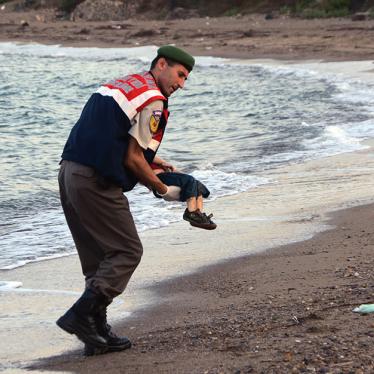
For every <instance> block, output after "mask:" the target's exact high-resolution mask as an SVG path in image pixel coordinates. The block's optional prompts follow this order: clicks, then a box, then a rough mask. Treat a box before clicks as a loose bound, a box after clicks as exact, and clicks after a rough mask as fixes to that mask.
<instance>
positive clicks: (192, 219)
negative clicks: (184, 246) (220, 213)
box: [183, 208, 217, 230]
mask: <svg viewBox="0 0 374 374" xmlns="http://www.w3.org/2000/svg"><path fill="white" fill-rule="evenodd" d="M212 217H213V214H209V216H207V215H206V214H205V213H202V212H200V210H199V209H196V210H195V211H193V212H190V211H189V210H188V209H187V208H186V210H185V211H184V213H183V219H184V220H185V221H188V222H189V223H190V224H191V226H194V227H199V228H201V229H205V230H214V229H215V228H216V227H217V225H216V224H215V223H214V222H213V221H212V220H211V218H212Z"/></svg>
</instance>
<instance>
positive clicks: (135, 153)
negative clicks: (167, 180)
mask: <svg viewBox="0 0 374 374" xmlns="http://www.w3.org/2000/svg"><path fill="white" fill-rule="evenodd" d="M124 165H125V167H126V168H128V169H129V170H130V171H131V172H132V173H133V174H135V176H136V177H137V178H138V179H139V181H140V182H141V183H142V184H144V185H146V186H149V187H150V188H152V190H156V191H157V192H158V193H159V194H160V195H162V194H166V193H167V191H168V186H167V185H166V184H164V183H162V182H161V181H160V179H159V178H157V176H156V175H155V173H154V172H153V170H152V169H151V167H150V166H149V164H148V162H147V161H146V160H145V158H144V154H143V149H142V148H141V147H140V145H139V144H138V142H137V141H136V139H135V138H133V137H132V136H130V137H129V147H128V149H127V153H126V155H125V158H124Z"/></svg>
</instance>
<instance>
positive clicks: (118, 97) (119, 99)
mask: <svg viewBox="0 0 374 374" xmlns="http://www.w3.org/2000/svg"><path fill="white" fill-rule="evenodd" d="M96 92H97V93H99V94H100V95H103V96H111V97H113V99H114V100H115V101H116V103H117V104H118V105H119V106H120V108H121V109H122V110H123V112H124V113H125V114H126V116H127V117H128V118H129V120H130V121H131V120H132V119H133V118H134V117H135V116H136V113H137V111H136V108H134V106H133V105H132V103H131V102H130V101H128V100H127V97H126V96H125V95H124V94H123V93H122V92H121V91H120V90H116V89H111V88H108V87H104V86H102V87H100V88H99V89H98V90H97V91H96Z"/></svg>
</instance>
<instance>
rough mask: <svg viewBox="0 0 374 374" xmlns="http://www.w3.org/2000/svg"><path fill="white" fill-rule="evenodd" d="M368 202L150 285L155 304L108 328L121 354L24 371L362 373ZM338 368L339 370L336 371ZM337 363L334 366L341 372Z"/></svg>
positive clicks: (73, 356) (57, 360) (371, 237)
mask: <svg viewBox="0 0 374 374" xmlns="http://www.w3.org/2000/svg"><path fill="white" fill-rule="evenodd" d="M373 208H374V204H371V205H366V206H358V207H354V208H350V209H346V210H341V211H338V212H335V213H334V214H333V216H332V218H331V216H330V219H331V221H330V222H329V224H330V225H332V226H333V228H330V229H329V230H327V231H325V232H322V233H319V234H317V235H316V236H315V237H313V238H312V239H309V240H306V241H303V242H299V243H295V244H290V245H286V246H283V247H279V248H276V249H272V250H268V251H266V252H264V253H260V254H253V255H248V256H244V257H241V258H236V259H233V260H228V261H225V262H223V263H220V264H216V265H212V266H208V267H206V268H204V269H201V271H199V272H197V273H194V274H190V275H186V276H182V277H180V278H177V279H176V280H172V281H165V282H163V283H161V284H160V285H156V286H154V288H155V290H153V291H156V292H157V293H158V294H159V297H160V298H161V299H162V303H160V304H159V305H156V306H153V307H151V308H147V309H144V310H140V311H138V312H137V313H135V314H134V315H133V316H130V317H129V318H128V319H127V320H126V321H123V322H122V323H120V324H118V325H117V326H116V330H117V331H118V332H120V333H122V334H128V335H130V337H131V338H132V339H133V343H134V345H133V348H132V349H131V350H129V351H125V352H121V353H113V354H107V355H102V356H96V357H90V358H88V359H85V358H82V357H81V351H79V350H73V351H70V352H67V353H64V354H63V355H58V356H54V357H50V358H46V359H42V360H37V361H35V362H34V363H33V364H31V365H28V366H27V368H28V369H31V370H42V371H44V370H47V371H53V372H56V371H57V372H60V371H64V372H65V371H69V372H74V373H88V372H100V371H102V370H105V371H106V372H108V373H117V372H118V371H121V370H126V373H159V372H162V373H173V372H178V373H201V372H206V373H221V372H224V373H226V372H227V373H229V372H241V373H242V372H243V373H247V372H248V373H249V372H253V373H260V372H261V373H299V372H304V371H305V372H320V373H330V372H331V373H341V372H347V373H348V372H351V371H349V370H353V371H352V372H354V373H368V372H370V370H373V369H374V359H373V353H374V348H373V345H372V342H373V338H374V334H373V332H372V319H371V318H370V316H368V317H364V316H361V315H358V314H355V313H353V312H352V309H353V308H354V307H355V306H358V305H360V304H363V303H370V302H373V299H374V296H373V288H372V286H373V285H372V283H371V282H370V281H372V280H373V272H372V268H373V263H374V260H373V258H372V256H371V254H372V251H373V249H374V232H373V229H372V226H371V224H370V222H372V218H373V215H374V213H373ZM339 370H340V371H339ZM341 370H343V371H341Z"/></svg>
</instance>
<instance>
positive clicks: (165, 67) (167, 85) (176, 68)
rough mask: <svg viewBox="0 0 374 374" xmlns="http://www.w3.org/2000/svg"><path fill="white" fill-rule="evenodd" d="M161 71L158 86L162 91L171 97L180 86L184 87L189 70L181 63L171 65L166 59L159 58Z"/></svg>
mask: <svg viewBox="0 0 374 374" xmlns="http://www.w3.org/2000/svg"><path fill="white" fill-rule="evenodd" d="M159 68H160V73H159V75H158V80H157V81H158V82H157V83H158V86H159V88H160V90H161V92H162V93H163V94H164V95H165V96H166V97H169V96H170V95H171V94H172V93H174V92H175V91H176V90H178V89H179V88H183V87H184V83H185V81H186V80H187V77H188V74H189V71H188V70H187V69H186V68H185V67H184V66H183V65H181V64H178V63H176V64H175V65H173V66H171V65H169V64H168V63H167V61H166V60H165V59H163V58H162V59H160V60H159Z"/></svg>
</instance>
